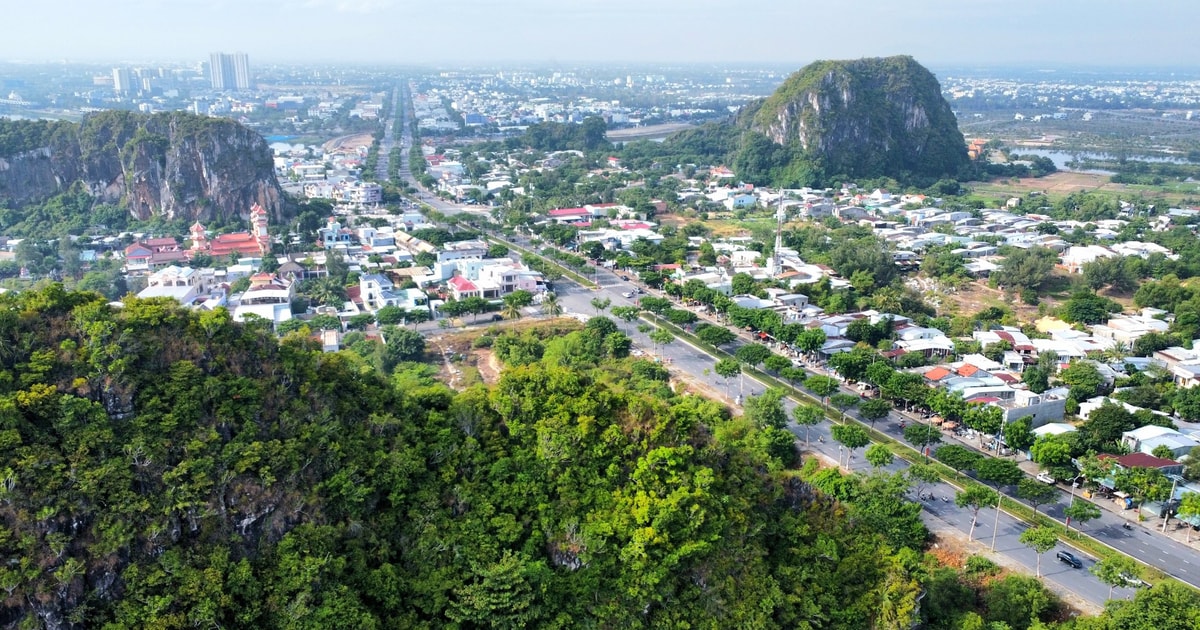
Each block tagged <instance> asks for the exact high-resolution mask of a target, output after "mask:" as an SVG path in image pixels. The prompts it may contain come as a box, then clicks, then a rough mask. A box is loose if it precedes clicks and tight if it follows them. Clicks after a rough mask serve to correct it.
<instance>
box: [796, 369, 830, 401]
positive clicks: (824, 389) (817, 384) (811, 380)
mask: <svg viewBox="0 0 1200 630" xmlns="http://www.w3.org/2000/svg"><path fill="white" fill-rule="evenodd" d="M804 386H805V387H807V388H808V389H809V391H811V392H812V393H814V394H816V395H817V396H820V397H821V400H822V401H823V402H824V401H825V398H826V397H827V396H829V395H830V394H832V393H833V392H836V391H837V390H838V381H837V379H836V378H833V377H832V376H824V375H822V374H817V375H816V376H810V377H808V378H807V379H805V380H804Z"/></svg>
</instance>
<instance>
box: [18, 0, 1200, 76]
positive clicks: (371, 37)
mask: <svg viewBox="0 0 1200 630" xmlns="http://www.w3.org/2000/svg"><path fill="white" fill-rule="evenodd" d="M4 13H5V17H6V22H8V23H9V24H12V25H19V28H13V29H11V30H10V32H8V33H6V35H5V37H4V38H3V39H2V40H0V61H25V62H44V61H63V60H65V61H76V62H112V63H116V62H131V63H137V62H149V61H195V62H200V61H206V60H208V59H209V55H210V53H212V51H217V50H229V51H244V52H245V53H248V54H249V55H250V56H252V57H254V58H255V59H256V60H257V61H256V63H259V64H269V63H282V62H301V63H303V62H315V63H319V62H347V63H379V64H399V65H409V64H411V65H429V64H438V65H447V64H471V65H481V64H489V63H496V64H500V63H514V62H516V63H563V64H567V63H625V64H630V63H644V64H655V63H770V64H793V65H798V64H804V63H807V62H809V61H812V60H814V59H843V58H853V57H866V56H883V55H894V54H908V55H912V56H914V57H915V58H916V59H917V60H918V61H920V62H922V63H924V64H927V65H940V66H953V65H1026V66H1029V65H1044V66H1047V67H1053V66H1055V65H1074V66H1100V67H1104V66H1109V67H1134V66H1150V67H1195V66H1197V65H1200V61H1198V59H1200V40H1198V39H1197V38H1195V37H1194V35H1193V34H1192V33H1191V32H1190V30H1191V28H1192V25H1193V24H1195V23H1196V22H1197V18H1200V3H1196V2H1195V1H1194V0H1147V1H1145V2H1138V3H1132V2H1128V0H1055V1H1054V2H1045V1H1044V0H1037V1H1035V0H1007V1H1001V0H968V1H966V2H963V1H962V0H921V1H920V2H918V3H906V2H895V1H894V0H845V1H842V2H836V3H827V4H822V5H813V3H808V2H795V1H794V0H743V1H742V2H738V3H731V2H727V1H721V2H718V1H717V0H689V1H687V2H681V1H677V0H555V1H551V0H441V1H439V2H436V3H416V2H412V1H411V0H41V1H39V2H29V3H12V4H11V5H10V6H8V7H6V8H5V10H4Z"/></svg>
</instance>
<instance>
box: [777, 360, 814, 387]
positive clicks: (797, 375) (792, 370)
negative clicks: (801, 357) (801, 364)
mask: <svg viewBox="0 0 1200 630" xmlns="http://www.w3.org/2000/svg"><path fill="white" fill-rule="evenodd" d="M779 377H780V378H782V379H784V380H786V381H787V382H788V385H791V386H792V393H796V383H803V382H804V379H806V378H808V372H805V371H804V369H803V368H798V367H791V366H788V367H785V368H783V369H782V370H779Z"/></svg>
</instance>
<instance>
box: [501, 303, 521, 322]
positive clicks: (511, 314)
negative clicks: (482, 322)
mask: <svg viewBox="0 0 1200 630" xmlns="http://www.w3.org/2000/svg"><path fill="white" fill-rule="evenodd" d="M500 314H501V315H503V316H504V319H521V307H519V306H517V305H516V304H514V303H513V302H511V301H509V300H505V302H504V308H502V309H500Z"/></svg>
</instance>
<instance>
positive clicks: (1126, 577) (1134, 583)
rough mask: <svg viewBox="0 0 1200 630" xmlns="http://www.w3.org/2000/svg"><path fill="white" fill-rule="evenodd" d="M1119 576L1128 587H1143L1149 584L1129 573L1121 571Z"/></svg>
mask: <svg viewBox="0 0 1200 630" xmlns="http://www.w3.org/2000/svg"><path fill="white" fill-rule="evenodd" d="M1120 577H1121V581H1123V582H1125V586H1128V587H1129V588H1145V587H1147V586H1150V584H1148V583H1147V582H1146V581H1145V580H1143V579H1142V578H1140V577H1138V576H1136V575H1133V574H1131V573H1122V574H1121V576H1120Z"/></svg>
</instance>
